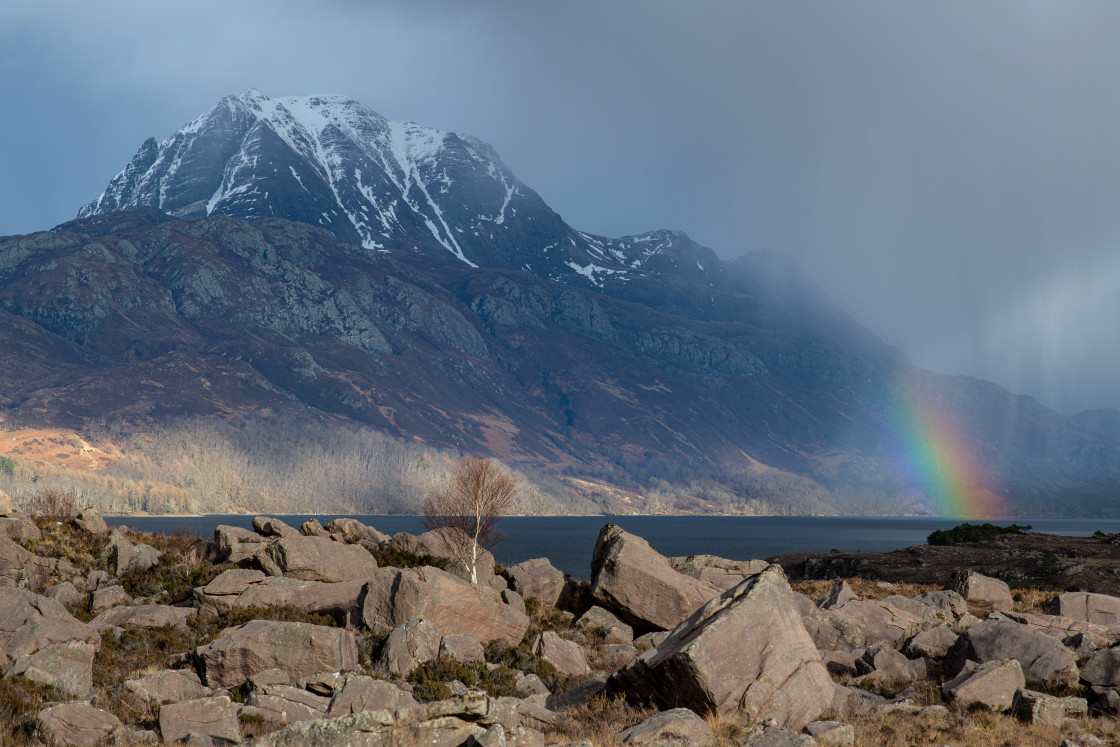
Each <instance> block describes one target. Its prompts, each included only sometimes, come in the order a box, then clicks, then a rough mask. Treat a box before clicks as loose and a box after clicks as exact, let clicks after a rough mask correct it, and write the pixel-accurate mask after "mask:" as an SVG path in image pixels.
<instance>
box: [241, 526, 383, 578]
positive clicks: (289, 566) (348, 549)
mask: <svg viewBox="0 0 1120 747" xmlns="http://www.w3.org/2000/svg"><path fill="white" fill-rule="evenodd" d="M292 531H295V530H292ZM257 561H258V562H259V563H260V564H261V568H263V569H264V572H265V573H267V574H268V575H270V576H287V577H290V578H296V579H300V580H302V581H321V582H324V583H337V582H339V581H364V580H366V579H368V578H369V577H370V575H371V574H372V573H373V572H374V571H376V570H377V561H376V560H374V558H373V556H372V555H370V554H369V551H368V550H366V549H365V548H364V547H362V546H360V545H347V544H343V543H341V542H335V541H333V540H329V539H325V538H323V537H302V536H294V537H293V536H286V537H282V538H281V539H279V540H276V541H275V542H272V543H271V544H269V545H268V546H267V547H266V548H265V549H264V550H262V551H261V552H260V553H258V554H257Z"/></svg>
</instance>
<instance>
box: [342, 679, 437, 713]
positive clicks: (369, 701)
mask: <svg viewBox="0 0 1120 747" xmlns="http://www.w3.org/2000/svg"><path fill="white" fill-rule="evenodd" d="M415 706H416V700H415V699H414V698H413V697H412V694H411V693H407V692H405V691H404V690H401V689H400V688H399V687H397V686H396V685H394V684H393V683H391V682H387V681H386V680H375V679H374V678H372V677H366V676H365V675H361V674H348V675H346V679H345V680H344V681H343V683H342V686H341V687H340V688H339V690H338V692H336V693H335V695H334V697H333V698H331V702H330V705H329V706H328V707H327V717H328V718H334V717H335V716H345V715H347V714H350V713H361V712H362V711H378V710H383V711H390V712H391V711H396V710H397V709H399V708H413V707H415Z"/></svg>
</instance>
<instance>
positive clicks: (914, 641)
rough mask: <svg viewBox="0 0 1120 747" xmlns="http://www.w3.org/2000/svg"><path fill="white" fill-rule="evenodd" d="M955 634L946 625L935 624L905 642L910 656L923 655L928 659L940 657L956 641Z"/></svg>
mask: <svg viewBox="0 0 1120 747" xmlns="http://www.w3.org/2000/svg"><path fill="white" fill-rule="evenodd" d="M957 638H958V636H957V634H956V633H954V632H953V631H952V629H950V628H949V626H948V625H935V626H934V627H932V628H927V629H926V630H923V631H922V632H921V633H918V634H917V635H915V636H914V637H913V638H911V639H910V640H909V641H907V643H906V652H907V653H908V654H909V655H910V656H924V657H926V658H928V659H941V658H943V657H944V656H945V655H946V654H947V653H948V652H949V649H951V648H952V647H953V644H954V643H956V642H957Z"/></svg>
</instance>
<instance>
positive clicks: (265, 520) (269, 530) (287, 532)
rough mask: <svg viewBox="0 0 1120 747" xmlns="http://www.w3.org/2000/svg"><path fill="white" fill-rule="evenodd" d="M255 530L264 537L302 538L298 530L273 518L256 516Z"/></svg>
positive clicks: (254, 519)
mask: <svg viewBox="0 0 1120 747" xmlns="http://www.w3.org/2000/svg"><path fill="white" fill-rule="evenodd" d="M253 530H254V531H255V532H256V533H257V534H259V535H260V536H262V537H302V536H303V535H301V534H300V533H299V532H298V531H297V530H296V529H293V528H292V527H290V526H288V525H287V524H285V523H284V522H283V521H281V520H280V519H274V518H272V517H271V516H254V517H253Z"/></svg>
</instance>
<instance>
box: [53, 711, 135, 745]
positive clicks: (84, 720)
mask: <svg viewBox="0 0 1120 747" xmlns="http://www.w3.org/2000/svg"><path fill="white" fill-rule="evenodd" d="M35 725H36V730H37V731H38V734H39V739H41V740H42V742H43V743H44V744H46V745H48V746H49V747H98V746H99V745H103V744H109V743H111V742H112V741H113V740H114V738H115V737H117V736H118V735H120V734H121V733H122V731H123V724H121V722H120V719H118V718H117V717H116V716H114V715H113V714H111V713H109V712H108V711H103V710H101V709H100V708H94V707H93V706H91V705H89V704H88V703H59V704H58V705H53V706H51V707H50V708H47V709H45V710H43V711H40V712H39V715H38V716H36V717H35Z"/></svg>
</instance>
